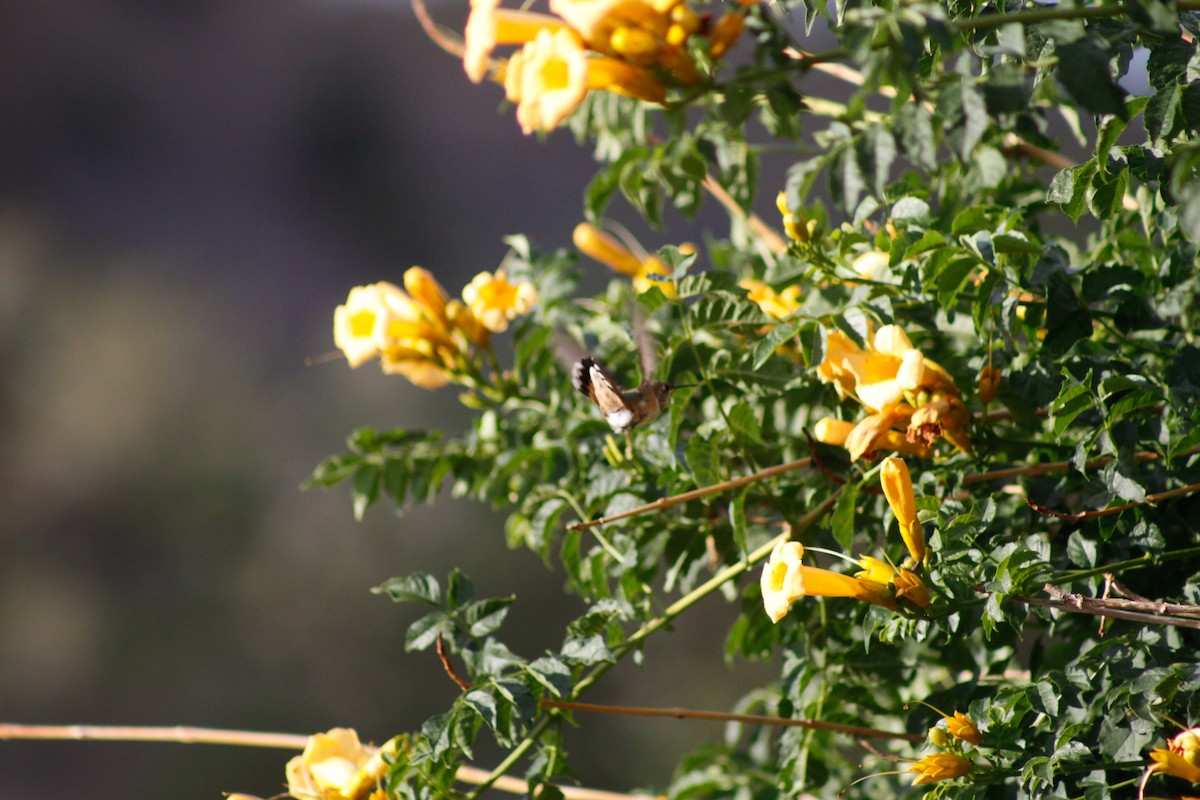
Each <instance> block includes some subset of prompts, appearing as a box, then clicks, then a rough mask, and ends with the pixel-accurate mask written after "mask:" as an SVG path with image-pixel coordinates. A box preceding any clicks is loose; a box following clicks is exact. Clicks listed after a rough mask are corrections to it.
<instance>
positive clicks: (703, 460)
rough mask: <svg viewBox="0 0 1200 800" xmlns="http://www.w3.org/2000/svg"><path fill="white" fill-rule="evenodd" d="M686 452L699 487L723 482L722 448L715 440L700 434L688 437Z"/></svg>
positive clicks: (688, 462) (689, 466)
mask: <svg viewBox="0 0 1200 800" xmlns="http://www.w3.org/2000/svg"><path fill="white" fill-rule="evenodd" d="M684 454H685V455H684V458H685V459H686V460H687V465H688V469H689V470H691V472H692V477H693V479H694V480H695V482H696V485H697V486H698V487H699V486H711V485H712V484H714V483H720V482H721V480H722V478H721V475H722V473H723V470H722V466H721V450H720V447H719V446H718V444H717V442H716V441H715V440H712V439H705V438H703V437H701V436H699V435H696V436H693V437H692V438H690V439H688V443H687V447H686V448H685V450H684Z"/></svg>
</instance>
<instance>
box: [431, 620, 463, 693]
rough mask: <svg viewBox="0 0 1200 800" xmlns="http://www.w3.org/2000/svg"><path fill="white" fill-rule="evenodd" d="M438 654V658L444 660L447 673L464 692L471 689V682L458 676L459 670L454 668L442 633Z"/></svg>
mask: <svg viewBox="0 0 1200 800" xmlns="http://www.w3.org/2000/svg"><path fill="white" fill-rule="evenodd" d="M437 655H438V660H439V661H441V662H442V669H444V670H446V674H447V675H449V676H450V680H452V681H454V683H455V684H457V685H458V688H459V689H462V690H463V691H464V692H469V691H471V684H469V683H467V682H466V681H464V680H463V679H462V678H460V677H459V676H458V671H457V670H455V669H454V664H452V663H451V662H450V654H449V653H447V652H446V644H445V642H443V641H442V635H441V634H440V633H439V634H438V637H437Z"/></svg>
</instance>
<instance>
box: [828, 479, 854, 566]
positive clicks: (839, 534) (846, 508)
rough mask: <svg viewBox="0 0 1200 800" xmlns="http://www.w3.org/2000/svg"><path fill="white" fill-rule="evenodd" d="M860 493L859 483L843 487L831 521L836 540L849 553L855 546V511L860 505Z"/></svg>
mask: <svg viewBox="0 0 1200 800" xmlns="http://www.w3.org/2000/svg"><path fill="white" fill-rule="evenodd" d="M858 491H859V485H858V483H857V482H853V483H847V484H846V485H845V486H843V487H842V493H841V495H839V496H838V499H837V503H836V504H835V505H834V507H833V517H832V518H831V519H830V527H831V528H832V529H833V538H834V540H835V541H836V542H837V543H838V544H839V545H841V547H842V549H843V550H847V551H849V550H850V549H851V548H852V547H853V546H854V509H855V507H856V506H857V505H858Z"/></svg>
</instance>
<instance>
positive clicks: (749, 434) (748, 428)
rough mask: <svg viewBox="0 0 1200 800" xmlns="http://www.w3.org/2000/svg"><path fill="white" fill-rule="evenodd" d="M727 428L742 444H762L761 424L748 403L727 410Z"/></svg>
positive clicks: (744, 402)
mask: <svg viewBox="0 0 1200 800" xmlns="http://www.w3.org/2000/svg"><path fill="white" fill-rule="evenodd" d="M729 427H730V429H731V430H732V431H733V434H734V435H735V436H736V437H737V438H738V439H739V440H741V441H742V442H743V443H746V444H762V441H763V439H762V423H760V422H759V421H758V415H757V414H756V412H755V410H754V408H753V407H752V406H751V405H750V403H749V402H746V401H743V402H741V403H738V404H737V405H735V406H734V407H733V408H731V409H730V410H729ZM711 482H712V483H716V481H715V480H714V481H711Z"/></svg>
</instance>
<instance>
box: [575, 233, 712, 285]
mask: <svg viewBox="0 0 1200 800" xmlns="http://www.w3.org/2000/svg"><path fill="white" fill-rule="evenodd" d="M572 238H573V240H574V242H575V247H577V248H578V249H579V252H581V253H583V254H584V255H586V256H588V257H590V258H593V259H595V260H596V261H599V262H600V263H601V264H603V265H604V266H606V267H608V268H609V269H611V270H612V271H613V272H618V273H620V274H622V275H628V276H629V277H630V278H632V279H633V290H634V291H635V292H637V293H638V294H641V293H642V292H644V291H646V290H647V289H649V288H650V287H651V286H657V287H658V288H659V289H661V290H662V293H663V294H665V295H666V296H667V297H674V296H675V283H674V281H670V280H667V277H666V276H667V275H670V274H671V270H670V269H668V268H667V265H666V264H664V263H663V262H662V260H661V259H660V258H659V257H658V256H656V255H652V254H649V253H646V252H645V251H644V250H642V249H641V248H640V247H638V246H637V244H636V243H635V242H631V246H628V247H627V246H626V245H625V244H624V243H622V242H620V241H618V240H617V238H616V237H615V236H612V235H611V234H609V233H607V232H605V231H602V230H600V229H599V228H597V227H596V226H595V225H593V224H591V223H590V222H581V223H579V224H578V225H576V226H575V232H574V234H573V235H572ZM633 248H636V249H637V250H638V251H639V253H634V252H633ZM679 250H680V251H681V252H691V251H692V246H691V245H689V244H683V245H680V247H679Z"/></svg>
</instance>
